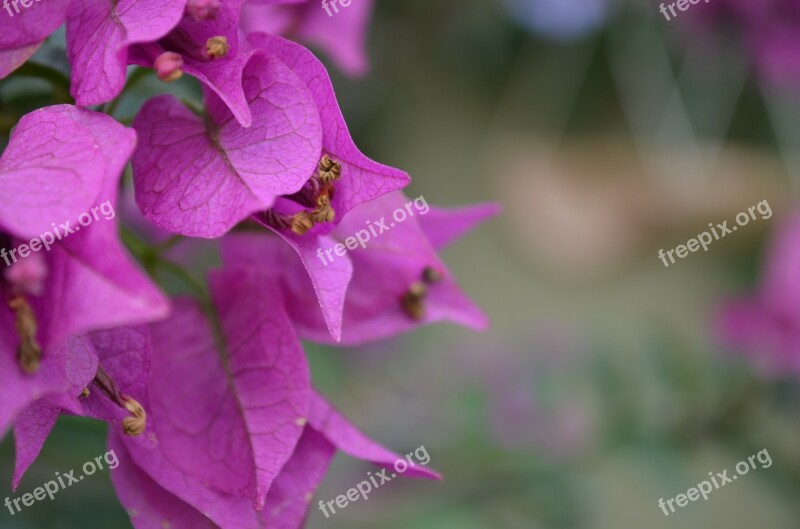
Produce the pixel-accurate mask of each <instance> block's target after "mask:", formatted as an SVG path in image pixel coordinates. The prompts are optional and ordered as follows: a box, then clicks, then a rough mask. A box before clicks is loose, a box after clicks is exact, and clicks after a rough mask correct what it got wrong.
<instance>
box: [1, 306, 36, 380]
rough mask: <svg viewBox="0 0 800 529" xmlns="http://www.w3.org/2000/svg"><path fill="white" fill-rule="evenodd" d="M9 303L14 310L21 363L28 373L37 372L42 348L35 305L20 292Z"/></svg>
mask: <svg viewBox="0 0 800 529" xmlns="http://www.w3.org/2000/svg"><path fill="white" fill-rule="evenodd" d="M8 305H9V307H11V310H13V311H14V317H15V321H14V326H15V328H16V331H17V336H18V337H19V346H18V347H17V357H18V358H19V365H20V367H21V368H22V370H23V371H25V372H26V373H29V374H33V373H36V372H37V371H38V370H39V366H40V365H41V360H42V349H41V347H40V346H39V342H37V341H36V329H37V325H36V316H35V315H34V313H33V307H31V305H30V303H28V300H27V299H25V297H24V296H22V295H19V294H16V295H14V296H13V297H12V298H11V300H10V301H9V302H8Z"/></svg>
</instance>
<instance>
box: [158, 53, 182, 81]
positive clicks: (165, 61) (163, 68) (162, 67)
mask: <svg viewBox="0 0 800 529" xmlns="http://www.w3.org/2000/svg"><path fill="white" fill-rule="evenodd" d="M153 68H154V69H155V71H156V75H157V76H158V78H159V79H161V80H162V81H164V82H166V83H171V82H172V81H175V80H177V79H180V77H181V76H182V75H183V70H181V68H183V58H182V57H181V56H180V55H179V54H177V53H175V52H174V51H165V52H164V53H162V54H161V55H159V56H158V57H157V58H156V60H155V62H154V63H153Z"/></svg>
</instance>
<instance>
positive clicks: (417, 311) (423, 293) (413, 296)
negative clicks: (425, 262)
mask: <svg viewBox="0 0 800 529" xmlns="http://www.w3.org/2000/svg"><path fill="white" fill-rule="evenodd" d="M442 279H444V274H443V273H442V272H440V271H438V270H436V269H435V268H433V267H432V266H426V267H425V269H424V270H423V271H422V274H420V279H419V280H418V281H414V282H413V283H412V284H411V286H410V287H409V288H408V290H407V291H406V293H405V294H403V295H402V297H401V298H400V306H401V307H402V309H403V312H405V313H406V314H408V315H409V317H411V318H412V319H413V320H415V321H420V320H422V319H424V318H425V298H426V297H428V287H429V286H432V285H435V284H436V283H438V282H440V281H441V280H442Z"/></svg>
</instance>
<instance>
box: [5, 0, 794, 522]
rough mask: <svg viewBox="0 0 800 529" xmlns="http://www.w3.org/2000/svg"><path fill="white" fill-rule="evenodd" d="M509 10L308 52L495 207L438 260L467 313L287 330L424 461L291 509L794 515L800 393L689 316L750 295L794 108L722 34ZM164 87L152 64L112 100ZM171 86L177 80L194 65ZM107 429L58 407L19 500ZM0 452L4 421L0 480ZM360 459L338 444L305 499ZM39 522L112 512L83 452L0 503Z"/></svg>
mask: <svg viewBox="0 0 800 529" xmlns="http://www.w3.org/2000/svg"><path fill="white" fill-rule="evenodd" d="M356 1H358V0H356ZM720 1H721V0H720ZM522 3H524V2H522ZM531 3H534V4H541V5H542V6H544V7H541V6H540V7H541V9H537V10H535V11H531V12H527V11H525V10H524V9H523V10H522V11H520V10H514V9H512V8H510V7H509V6H511V5H514V2H513V1H511V0H509V2H508V3H504V2H502V1H501V0H496V1H491V0H437V1H436V2H431V1H430V0H403V1H402V2H397V1H390V0H382V1H381V0H379V1H378V2H377V7H376V13H375V20H374V23H373V26H372V29H371V31H370V39H369V40H370V43H369V50H370V58H371V62H372V70H371V72H370V73H369V74H368V75H367V76H366V77H365V78H363V79H356V80H354V79H348V78H345V77H343V76H341V75H338V74H337V73H336V71H335V67H333V66H332V67H331V69H332V71H333V72H334V84H335V86H336V88H337V92H338V95H339V98H340V103H341V104H342V107H343V110H344V113H345V116H346V118H347V120H348V123H349V124H350V126H351V130H352V132H353V135H354V137H355V138H356V141H357V143H358V144H359V145H360V146H361V148H362V150H363V151H364V152H366V153H367V154H368V155H370V156H371V157H373V158H375V159H377V160H380V161H381V162H383V163H386V164H389V165H394V166H398V167H401V168H403V169H405V170H407V171H408V172H409V173H411V175H412V176H413V178H414V182H413V183H412V185H411V188H410V189H409V190H408V194H409V195H412V196H418V195H420V194H423V195H424V196H425V197H426V199H427V200H428V202H430V203H435V204H438V205H445V206H456V205H460V204H464V203H473V202H480V201H487V200H491V201H497V202H500V203H502V204H503V206H504V213H503V215H502V216H500V217H498V218H497V219H495V220H492V221H491V222H489V223H488V224H487V225H485V226H483V227H481V228H480V229H478V230H477V231H476V232H474V233H472V234H470V235H468V236H467V237H466V238H465V239H464V240H462V241H459V242H458V243H456V244H455V245H453V246H452V247H451V248H449V249H448V250H447V251H446V252H445V258H446V261H447V263H448V264H449V266H450V268H451V270H452V271H453V273H454V274H455V275H456V277H457V278H458V279H459V281H460V282H461V284H462V285H463V287H464V289H465V290H466V291H467V292H468V293H469V294H470V295H471V296H472V297H473V299H475V300H476V301H477V302H478V304H479V305H481V306H482V307H483V308H484V309H485V310H486V312H487V313H488V314H489V316H490V317H491V319H492V322H493V326H492V328H491V330H490V331H489V332H488V333H486V334H482V335H479V334H475V333H472V332H470V331H466V330H463V329H459V328H455V327H451V326H438V327H430V328H424V329H421V330H419V331H418V332H415V333H413V334H411V335H408V336H403V337H400V338H398V339H396V340H394V341H391V342H388V343H382V344H377V345H374V346H371V347H368V348H360V349H345V350H339V349H330V348H322V347H317V346H313V345H311V344H309V345H308V353H309V356H310V358H311V363H312V368H313V371H314V377H315V381H316V383H317V385H318V386H319V387H320V389H321V390H322V392H323V393H325V394H326V395H327V396H328V397H329V398H330V399H331V400H332V401H333V402H334V403H335V404H336V405H337V406H338V407H339V408H340V409H341V410H342V411H344V412H345V413H346V414H347V415H348V416H349V417H350V418H351V419H352V420H353V421H354V422H355V423H356V424H357V425H359V426H360V427H361V428H362V429H363V430H364V431H365V432H367V433H368V434H370V435H371V436H373V437H374V438H376V439H379V440H381V441H382V442H384V443H385V444H386V445H388V446H390V447H392V448H394V449H396V450H398V451H404V452H403V453H407V452H409V451H411V450H413V449H415V448H416V447H418V446H420V445H424V446H425V447H426V448H427V450H428V453H429V454H430V456H431V465H432V466H434V467H435V468H436V469H437V470H439V471H441V472H442V473H443V474H444V475H445V481H444V482H442V483H431V482H422V481H412V480H395V481H392V482H390V483H388V484H386V485H384V486H383V487H381V488H380V489H378V490H377V491H375V492H373V494H372V496H371V497H370V499H369V501H367V502H364V501H357V502H355V503H353V504H351V505H350V506H348V507H347V508H346V509H344V510H342V511H340V512H338V513H337V514H336V515H334V516H332V517H331V518H329V519H326V518H325V516H324V515H323V514H322V513H321V512H319V511H318V510H317V509H316V508H312V510H311V513H310V516H309V523H308V526H309V527H310V528H312V529H322V528H328V529H340V528H341V529H358V528H375V527H379V528H384V529H401V528H402V529H407V528H410V527H413V528H415V529H426V528H436V529H449V528H454V529H455V528H459V529H471V528H487V527H491V528H493V529H496V528H503V529H531V528H554V529H603V528H609V529H611V528H614V529H619V528H624V529H639V528H641V527H647V528H662V527H664V528H667V527H670V528H696V527H726V528H728V529H751V528H752V527H766V528H773V529H793V528H796V527H798V526H800V507H798V505H800V504H798V502H797V500H796V498H797V495H798V493H800V449H798V443H797V439H798V434H800V422H798V418H800V417H799V415H800V414H799V413H798V410H800V407H799V406H798V404H800V402H799V401H800V387H799V386H798V385H797V383H796V382H795V381H793V380H789V379H787V380H776V379H774V378H767V377H765V376H763V375H761V374H759V373H758V372H756V371H755V370H754V369H753V368H752V367H751V366H750V365H749V364H747V363H746V362H744V361H742V360H741V359H739V358H737V357H735V356H733V355H731V354H729V352H726V351H723V350H721V349H720V348H719V347H718V346H717V344H716V343H715V340H714V337H713V335H712V332H711V330H712V321H713V317H714V314H715V311H716V310H717V307H718V306H719V304H720V303H721V302H722V301H723V300H725V299H726V298H728V297H730V296H732V295H735V294H737V293H740V292H743V291H746V290H748V289H751V288H752V286H753V284H754V283H755V281H756V278H757V276H758V270H759V268H760V263H761V256H762V252H763V248H764V244H765V242H766V240H767V237H768V235H769V233H770V232H771V231H772V230H773V229H774V227H775V226H776V225H777V223H778V222H779V221H780V218H781V217H782V215H783V214H785V212H787V211H789V208H790V207H791V205H792V200H793V193H794V191H793V190H794V189H795V187H794V185H793V181H797V180H796V179H795V177H797V176H798V170H797V169H798V165H797V159H798V158H796V156H795V154H796V152H798V151H797V149H796V147H797V146H798V143H797V141H796V138H794V134H796V131H795V129H797V125H796V123H797V120H796V119H795V118H796V117H797V116H798V115H800V113H798V112H797V106H796V103H795V102H794V101H792V99H791V98H787V97H785V96H783V95H781V94H779V93H776V92H775V91H773V90H770V89H767V88H766V87H764V86H763V85H762V84H760V83H759V82H758V80H757V79H756V78H755V77H754V76H753V75H752V73H751V72H750V68H749V66H748V64H747V61H746V58H745V55H744V54H743V53H742V52H741V50H740V49H739V47H738V46H737V44H736V41H735V39H734V38H731V37H735V36H730V35H724V36H722V37H721V39H722V41H721V42H722V43H723V45H721V46H719V47H715V46H714V45H710V44H708V43H706V42H700V41H698V39H696V36H695V35H694V34H692V33H691V31H692V30H691V29H687V27H686V26H678V25H677V24H673V25H670V24H671V23H667V22H665V21H664V20H663V18H658V16H657V15H658V14H657V11H656V8H654V6H655V5H656V4H655V3H645V2H631V3H630V5H628V4H621V3H619V2H611V1H609V2H604V1H600V0H595V1H589V0H585V1H571V2H567V1H563V2H560V1H552V2H544V1H541V2H531ZM700 8H702V6H698V7H696V8H695V9H700ZM692 14H693V13H692V12H689V13H688V16H691V15H692ZM725 39H729V40H725ZM14 82H15V81H12V82H9V83H6V84H5V85H0V113H2V114H3V116H4V119H5V121H2V120H0V129H2V126H3V123H11V122H12V121H13V116H14V115H15V113H21V112H24V111H25V107H26V105H31V104H34V102H33V96H35V95H36V94H35V87H34V88H31V87H30V86H31V85H24V86H25V87H26V88H25V90H22V88H21V86H23V85H16V86H15V85H14ZM39 89H40V90H41V94H40V95H41V97H44V98H45V99H46V98H47V97H49V94H48V93H47V90H46V85H45V86H40V87H39ZM162 89H163V87H162V85H160V84H158V83H157V81H155V80H154V79H152V78H151V79H148V80H147V82H145V83H143V84H142V85H141V86H140V87H139V88H138V90H137V92H136V93H135V94H134V95H133V96H132V97H130V98H128V99H126V101H125V102H124V103H123V105H122V106H121V107H120V112H119V115H131V114H132V113H133V112H134V111H135V108H136V106H137V105H138V104H139V103H140V102H141V100H142V99H143V98H145V97H147V96H148V95H150V94H152V93H153V92H154V90H162ZM170 89H171V90H174V91H178V92H180V91H185V92H186V93H189V94H192V93H194V94H196V93H197V92H196V87H195V86H194V85H193V83H192V81H191V80H182V81H181V83H178V85H177V86H174V87H171V88H170ZM32 91H33V92H32ZM23 92H24V97H23ZM32 94H33V96H32ZM126 112H128V113H129V114H126ZM6 130H7V129H6ZM764 199H767V200H769V203H770V205H771V206H772V209H773V211H774V212H775V216H774V217H773V218H771V219H769V220H761V219H759V220H758V221H757V222H753V223H752V224H751V225H749V226H748V227H747V228H746V229H743V230H740V231H739V232H738V233H737V234H736V235H735V236H730V237H728V238H725V239H724V240H721V241H719V242H716V243H714V244H713V245H712V247H711V249H710V250H709V251H708V252H707V253H697V254H691V255H690V257H688V258H687V259H685V260H682V261H679V262H678V263H677V264H675V265H673V266H670V267H669V268H665V267H664V266H663V264H662V263H661V261H660V260H659V259H658V257H657V253H656V252H657V250H658V249H659V248H664V249H670V248H674V247H675V246H676V245H678V244H682V243H685V242H686V240H687V239H689V238H691V237H694V236H695V235H696V234H697V233H699V232H701V231H703V230H704V229H705V227H706V226H707V224H708V223H709V222H722V221H723V220H725V219H732V218H733V216H734V215H735V214H736V213H737V212H739V211H741V210H743V209H746V208H747V207H749V206H751V205H754V204H756V203H758V202H759V201H761V200H764ZM104 432H105V429H104V427H102V426H101V425H99V424H92V423H88V422H85V421H77V420H72V419H62V420H61V421H60V422H59V424H58V427H57V429H56V432H55V434H54V435H53V436H52V437H51V438H50V440H49V441H48V442H47V444H46V446H45V449H44V451H43V454H42V457H41V458H40V459H39V461H38V462H37V463H36V465H35V466H34V467H33V468H32V470H31V471H30V472H29V473H28V474H27V476H26V478H25V480H24V481H23V484H22V486H21V488H20V493H22V492H27V491H30V490H32V489H33V488H35V487H36V486H39V485H40V484H41V483H44V482H45V481H47V480H49V479H50V476H52V475H53V473H54V472H56V471H60V472H64V471H65V470H68V469H70V468H77V467H79V466H80V465H81V464H82V463H83V462H84V461H87V460H90V459H93V458H94V457H95V456H97V455H100V454H102V453H103V452H104V451H105V448H104ZM762 449H767V450H768V451H769V454H770V455H771V457H772V460H773V465H772V466H771V467H769V468H766V469H761V468H758V469H757V470H753V471H751V472H750V473H749V474H748V475H747V477H742V479H740V480H738V481H736V482H735V483H732V484H728V485H727V486H725V487H724V488H722V489H720V490H718V491H715V492H713V493H712V494H711V495H710V496H709V499H708V501H702V500H700V501H698V502H693V503H690V504H689V505H688V506H687V507H685V508H683V509H680V510H678V511H677V512H676V513H675V514H672V515H670V516H669V517H665V516H664V514H663V512H662V511H661V509H659V507H658V506H657V501H658V500H659V498H665V499H667V498H671V497H674V496H676V495H677V494H679V493H685V492H686V490H687V489H688V488H690V487H692V486H694V485H695V484H697V483H698V482H700V481H702V480H704V479H706V478H707V476H708V473H709V472H715V473H716V472H722V471H723V470H724V469H730V470H729V473H731V472H733V470H732V469H733V467H734V466H735V464H736V463H737V462H738V461H740V460H743V459H746V458H747V457H748V456H750V455H752V454H755V453H756V452H758V451H759V450H762ZM12 457H13V449H12V446H11V442H10V439H6V441H5V442H4V443H3V444H2V445H0V498H4V497H5V496H10V495H11V492H10V488H9V483H10V480H11V461H12ZM369 470H371V469H370V467H368V466H366V465H364V464H362V463H359V462H355V461H353V460H350V459H348V458H346V457H344V456H339V457H337V460H336V462H335V464H334V465H333V468H332V471H331V473H330V475H329V476H328V478H327V479H326V481H325V482H324V484H323V486H322V488H321V490H320V491H319V494H318V496H317V498H316V499H315V501H314V503H313V504H312V505H315V504H316V502H317V501H318V500H319V499H323V500H326V501H327V500H331V499H334V498H335V497H336V496H337V495H340V494H344V493H346V491H347V489H349V488H351V487H353V486H354V485H355V484H356V483H358V482H359V481H361V480H363V479H365V476H366V473H367V471H369ZM42 527H46V528H48V529H50V528H52V529H60V528H65V529H75V528H81V529H94V528H98V529H100V528H103V529H109V528H125V527H130V524H129V522H128V521H127V518H126V516H125V514H124V512H123V511H122V509H121V507H119V505H118V503H117V500H116V498H115V495H114V492H113V489H112V487H111V484H110V480H109V479H108V475H107V472H103V473H100V474H98V475H97V476H96V477H93V478H92V479H89V480H86V481H84V482H82V483H81V484H80V485H79V486H75V487H73V488H70V489H68V490H67V491H64V492H62V493H60V494H59V495H58V497H57V498H56V500H55V501H53V502H49V501H45V502H43V503H41V504H37V505H36V507H35V508H30V509H26V510H25V511H23V513H21V514H18V515H16V516H14V517H13V518H11V517H10V516H8V515H7V514H0V528H3V529H6V528H8V529H28V528H42Z"/></svg>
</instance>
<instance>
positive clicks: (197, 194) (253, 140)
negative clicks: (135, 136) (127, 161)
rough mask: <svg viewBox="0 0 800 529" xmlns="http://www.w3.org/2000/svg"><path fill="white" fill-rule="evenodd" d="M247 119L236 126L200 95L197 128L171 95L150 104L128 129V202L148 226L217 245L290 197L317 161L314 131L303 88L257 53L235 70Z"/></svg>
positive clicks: (315, 121) (217, 103) (316, 125)
mask: <svg viewBox="0 0 800 529" xmlns="http://www.w3.org/2000/svg"><path fill="white" fill-rule="evenodd" d="M243 83H244V90H245V93H246V97H247V100H248V102H249V104H250V109H251V111H252V113H253V116H254V118H255V121H254V124H253V126H251V127H250V128H244V127H242V126H241V125H240V124H239V123H238V122H237V121H236V119H234V116H233V115H232V114H231V112H230V111H229V110H228V108H227V107H226V106H225V105H224V103H223V102H222V101H221V100H220V99H219V98H218V97H217V96H216V95H215V94H214V93H207V97H206V106H207V108H208V115H209V116H208V118H207V119H206V120H205V122H204V121H203V120H202V119H201V118H200V117H198V116H196V115H195V114H193V113H192V112H191V111H189V109H187V108H186V107H184V106H183V105H182V104H181V103H180V102H179V101H178V100H177V99H175V98H174V97H172V96H168V95H164V96H159V97H156V98H154V99H151V100H150V101H148V102H147V103H145V105H144V106H143V107H142V109H141V111H140V112H139V114H138V115H137V117H136V119H135V121H134V123H133V126H134V128H135V129H136V130H137V132H138V133H139V138H140V140H141V144H140V145H139V148H138V149H137V150H136V153H135V154H134V157H133V171H134V183H135V186H136V203H137V204H138V205H139V208H140V209H141V210H142V213H143V214H144V216H145V218H147V219H148V220H149V221H151V222H153V223H154V224H156V225H157V226H159V227H161V228H163V229H165V230H167V231H170V232H173V233H180V234H183V235H188V236H194V237H208V238H212V237H219V236H221V235H223V234H224V233H225V232H227V231H228V230H230V229H231V228H232V227H233V226H234V225H236V224H237V223H238V222H240V221H242V220H244V219H245V218H247V217H248V216H249V215H251V214H253V213H255V212H257V211H262V210H265V209H268V208H270V207H272V205H273V204H274V203H275V200H276V199H277V197H278V196H280V195H283V194H291V193H294V192H296V191H298V190H299V189H300V188H302V186H303V185H304V184H305V182H306V181H307V180H308V178H309V176H310V175H311V173H312V171H313V169H314V167H315V166H316V164H317V160H318V159H319V151H320V145H321V134H322V129H321V126H320V121H319V116H318V115H317V113H316V110H315V108H314V103H313V101H312V99H311V97H310V95H309V94H308V91H307V90H306V88H305V86H303V85H302V83H301V82H300V80H299V79H298V78H297V76H295V75H294V74H292V72H291V71H290V70H289V68H287V67H286V65H284V64H283V63H281V62H280V61H279V60H277V59H275V58H274V57H269V56H267V55H265V54H263V53H262V54H259V55H257V56H255V57H253V59H252V60H251V61H250V63H249V64H248V66H247V67H246V68H245V71H244V80H243Z"/></svg>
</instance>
